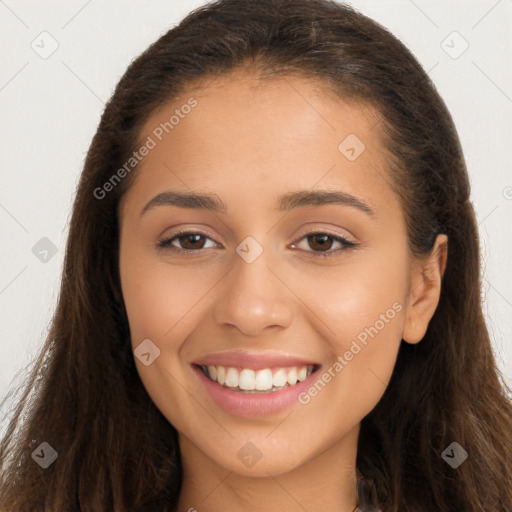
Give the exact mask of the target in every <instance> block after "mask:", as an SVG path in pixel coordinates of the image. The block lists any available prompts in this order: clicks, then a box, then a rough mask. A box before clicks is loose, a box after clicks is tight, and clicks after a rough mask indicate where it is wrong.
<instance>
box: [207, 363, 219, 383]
mask: <svg viewBox="0 0 512 512" xmlns="http://www.w3.org/2000/svg"><path fill="white" fill-rule="evenodd" d="M208 373H209V374H210V377H211V378H212V379H213V380H216V379H217V368H215V366H208Z"/></svg>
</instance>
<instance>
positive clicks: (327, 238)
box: [293, 232, 358, 256]
mask: <svg viewBox="0 0 512 512" xmlns="http://www.w3.org/2000/svg"><path fill="white" fill-rule="evenodd" d="M300 240H301V241H302V240H305V241H306V244H307V248H306V249H304V250H305V252H310V253H313V254H315V253H316V256H331V255H335V254H339V253H341V252H343V251H345V250H347V249H350V248H352V247H356V246H357V245H358V244H356V243H355V242H351V241H349V240H347V239H346V238H343V237H341V236H336V235H332V234H331V233H324V232H313V233H306V234H305V235H303V236H302V238H301V239H300ZM336 243H338V244H339V245H340V246H341V248H339V249H333V250H331V248H332V247H333V244H336ZM293 245H294V246H295V244H293ZM308 249H310V250H308Z"/></svg>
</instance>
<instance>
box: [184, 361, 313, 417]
mask: <svg viewBox="0 0 512 512" xmlns="http://www.w3.org/2000/svg"><path fill="white" fill-rule="evenodd" d="M192 368H193V369H194V373H195V374H196V375H197V377H198V378H199V381H200V382H202V383H203V386H204V389H205V391H206V392H207V394H208V395H209V396H210V397H211V398H213V400H214V402H215V403H216V404H217V405H218V406H220V407H221V408H222V409H224V410H225V411H226V412H228V413H230V414H233V415H235V416H245V417H255V416H263V415H269V414H275V413H277V412H279V411H281V410H283V409H285V408H287V407H289V406H291V405H292V404H293V403H295V402H297V397H298V395H299V394H300V393H301V392H303V391H304V390H305V389H307V388H308V387H309V386H310V385H311V382H312V379H315V378H316V376H315V375H314V373H316V371H317V370H318V369H319V368H320V364H318V363H316V362H314V361H312V360H310V359H306V358H304V357H297V356H292V355H289V354H283V353H279V352H272V353H269V352H266V353H259V354H258V353H255V352H224V353H218V354H211V355H209V356H206V357H203V358H201V359H198V360H197V361H194V363H192ZM274 379H275V380H274ZM276 384H278V385H277V386H276Z"/></svg>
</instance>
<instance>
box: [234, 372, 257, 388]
mask: <svg viewBox="0 0 512 512" xmlns="http://www.w3.org/2000/svg"><path fill="white" fill-rule="evenodd" d="M254 381H255V377H254V370H249V369H247V368H245V369H243V370H242V371H241V372H240V376H239V377H238V387H239V388H240V389H245V390H247V391H250V390H252V389H254Z"/></svg>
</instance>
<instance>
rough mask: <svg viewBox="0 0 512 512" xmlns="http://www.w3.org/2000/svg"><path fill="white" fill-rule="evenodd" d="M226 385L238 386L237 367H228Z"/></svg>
mask: <svg viewBox="0 0 512 512" xmlns="http://www.w3.org/2000/svg"><path fill="white" fill-rule="evenodd" d="M226 386H228V387H230V388H236V387H238V370H237V369H236V368H228V371H227V372H226Z"/></svg>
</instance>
